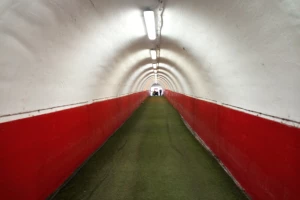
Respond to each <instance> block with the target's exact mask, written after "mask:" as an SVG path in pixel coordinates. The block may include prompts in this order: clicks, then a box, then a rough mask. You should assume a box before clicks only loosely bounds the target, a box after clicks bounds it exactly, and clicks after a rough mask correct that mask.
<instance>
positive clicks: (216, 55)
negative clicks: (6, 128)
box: [0, 0, 300, 121]
mask: <svg viewBox="0 0 300 200" xmlns="http://www.w3.org/2000/svg"><path fill="white" fill-rule="evenodd" d="M157 5H158V1H157V0H64V1H61V0H2V1H1V2H0V116H3V115H8V114H13V113H19V112H27V111H32V110H37V109H45V108H50V107H55V106H61V105H69V104H74V103H80V102H91V101H92V100H93V99H99V98H107V97H117V96H121V95H124V94H127V93H131V92H136V91H139V90H146V89H149V88H148V87H149V85H150V86H151V84H152V83H153V76H152V75H151V73H150V71H151V59H150V57H149V51H148V49H150V48H153V47H154V46H155V44H156V43H155V42H150V41H149V40H148V39H147V36H146V32H145V27H144V22H143V17H142V10H143V9H145V8H147V7H149V8H155V7H156V6H157ZM163 19H164V21H163V29H162V38H161V52H160V54H161V58H160V63H161V64H160V67H159V76H158V81H160V82H159V83H160V84H162V85H165V86H166V88H167V87H168V88H170V89H173V90H176V91H177V92H181V93H185V94H188V95H191V96H197V97H203V98H208V99H212V100H217V101H218V102H222V103H227V104H230V105H234V106H239V107H242V108H245V109H249V110H253V111H258V112H262V113H265V114H270V115H275V116H278V117H283V118H287V119H291V120H296V121H300V112H299V110H300V53H299V52H300V1H298V0H285V1H274V0H253V1H240V0H228V1H221V0H185V1H182V0H168V1H166V6H165V11H164V15H163ZM160 77H161V78H160ZM146 86H147V87H146Z"/></svg>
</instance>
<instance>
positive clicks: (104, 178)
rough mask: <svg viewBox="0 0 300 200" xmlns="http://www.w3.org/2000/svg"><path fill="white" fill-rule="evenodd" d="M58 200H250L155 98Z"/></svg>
mask: <svg viewBox="0 0 300 200" xmlns="http://www.w3.org/2000/svg"><path fill="white" fill-rule="evenodd" d="M54 199H56V200H59V199H60V200H62V199H65V200H67V199H68V200H102V199H103V200H124V199H128V200H131V199H132V200H133V199H135V200H144V199H153V200H159V199H161V200H168V199H170V200H176V199H178V200H197V199H199V200H200V199H201V200H213V199H215V200H222V199H224V200H225V199H226V200H231V199H247V198H246V197H245V196H244V194H243V193H242V192H241V191H240V190H239V189H238V188H237V187H236V185H235V184H234V182H233V181H232V180H231V178H230V177H229V176H228V175H227V174H226V173H225V172H224V170H223V169H222V168H221V167H220V166H219V164H218V163H217V162H216V161H215V159H214V158H213V157H212V156H211V155H210V154H209V153H208V152H207V151H206V150H205V149H204V148H203V147H202V146H201V145H200V144H199V143H198V141H196V140H195V138H194V137H193V136H192V134H191V133H190V132H189V131H188V129H187V128H186V127H185V125H184V123H183V122H182V120H181V118H180V115H179V114H178V113H177V111H176V110H175V109H174V108H173V107H172V106H171V105H170V104H169V103H168V101H167V100H166V99H165V98H164V97H149V98H148V99H147V100H146V101H145V102H144V103H143V104H142V105H141V107H140V108H139V109H138V110H137V111H136V112H135V113H134V114H133V116H132V117H131V118H130V119H129V120H128V121H127V122H126V123H125V124H124V125H123V126H122V127H121V128H120V129H119V130H118V131H117V132H116V133H115V134H114V136H113V137H111V138H110V139H109V140H108V141H107V143H106V144H105V145H104V146H103V147H102V148H101V149H100V150H99V151H98V152H97V153H96V154H95V155H94V156H93V157H92V158H91V159H90V160H89V161H88V162H87V163H86V164H85V165H84V167H83V168H82V169H81V170H80V171H79V172H78V173H77V174H76V175H75V176H74V178H73V179H72V180H71V181H70V182H69V183H68V184H67V185H66V186H65V187H64V188H62V189H61V190H60V192H59V193H58V194H57V195H56V196H55V197H54Z"/></svg>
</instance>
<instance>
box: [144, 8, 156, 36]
mask: <svg viewBox="0 0 300 200" xmlns="http://www.w3.org/2000/svg"><path fill="white" fill-rule="evenodd" d="M144 19H145V23H146V28H147V33H148V38H149V39H150V40H155V39H156V26H155V17H154V12H153V11H144Z"/></svg>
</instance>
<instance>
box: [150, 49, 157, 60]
mask: <svg viewBox="0 0 300 200" xmlns="http://www.w3.org/2000/svg"><path fill="white" fill-rule="evenodd" d="M150 55H151V58H152V60H156V50H153V49H152V50H150Z"/></svg>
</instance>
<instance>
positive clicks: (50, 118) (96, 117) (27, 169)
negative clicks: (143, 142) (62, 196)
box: [0, 92, 148, 200]
mask: <svg viewBox="0 0 300 200" xmlns="http://www.w3.org/2000/svg"><path fill="white" fill-rule="evenodd" d="M147 96H148V93H147V92H140V93H136V94H132V95H128V96H124V97H120V98H116V99H111V100H107V101H102V102H97V103H93V104H90V105H85V106H80V107H76V108H71V109H67V110H63V111H58V112H54V113H49V114H45V115H39V116H36V117H31V118H26V119H20V120H16V121H11V122H7V123H2V124H0V137H1V140H0V162H1V163H0V199H26V200H27V199H28V200H40V199H46V198H47V197H48V196H49V195H50V194H51V193H52V192H54V191H55V190H56V189H57V188H58V187H59V186H60V185H61V184H62V183H63V182H64V181H65V180H66V179H67V178H68V177H69V176H70V175H71V174H72V173H73V172H74V171H75V170H76V169H77V168H78V167H79V166H80V165H81V164H82V163H83V162H84V161H85V160H86V159H87V158H88V157H89V156H90V155H91V154H92V153H93V152H94V151H95V150H97V149H98V148H99V147H100V146H101V145H102V144H103V143H104V142H105V141H106V140H107V139H108V138H109V137H110V136H111V135H112V134H113V133H114V131H115V130H116V129H117V128H118V127H120V126H121V125H122V123H123V122H124V121H125V120H126V119H127V118H128V117H129V116H130V114H131V113H132V112H133V111H134V110H135V109H136V108H137V107H138V106H139V105H140V103H141V102H142V101H143V100H144V99H145V98H146V97H147Z"/></svg>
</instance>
